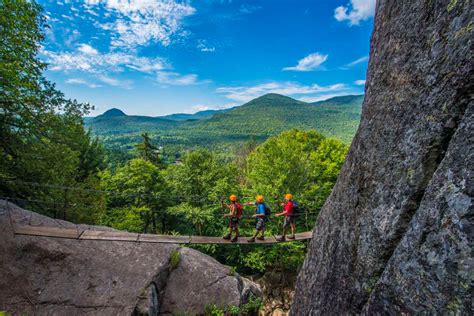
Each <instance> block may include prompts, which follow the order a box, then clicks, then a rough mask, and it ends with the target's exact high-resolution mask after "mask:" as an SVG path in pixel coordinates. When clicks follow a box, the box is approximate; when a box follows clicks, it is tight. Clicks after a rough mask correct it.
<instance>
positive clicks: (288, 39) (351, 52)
mask: <svg viewBox="0 0 474 316" xmlns="http://www.w3.org/2000/svg"><path fill="white" fill-rule="evenodd" d="M39 3H40V4H41V5H43V7H44V9H45V13H46V15H47V18H48V24H49V25H50V28H49V29H48V30H47V32H46V40H45V42H44V47H43V49H42V52H41V54H40V57H41V58H42V59H43V60H45V61H46V62H48V63H49V69H48V71H47V72H46V75H47V77H48V78H49V79H50V80H52V81H54V82H56V83H57V86H58V88H59V89H60V90H62V91H64V92H65V94H66V96H68V97H69V98H74V99H77V100H79V101H81V102H89V103H91V104H92V105H94V106H95V107H96V110H95V111H93V112H92V113H91V114H92V115H96V114H100V113H102V112H104V111H105V110H107V109H109V108H112V107H117V108H120V109H122V110H124V111H125V112H126V113H127V114H135V115H153V116H158V115H164V114H170V113H178V112H186V113H192V112H196V111H199V110H205V109H219V108H226V107H231V106H235V105H240V104H243V103H245V102H247V101H249V100H251V99H253V98H255V97H258V96H260V95H263V94H265V93H270V92H274V93H281V94H285V95H288V96H291V97H293V98H296V99H299V100H303V101H318V100H322V99H327V98H329V97H332V96H336V95H345V94H356V93H357V94H358V93H363V90H364V80H365V74H366V69H367V61H368V53H369V40H370V35H371V32H372V28H373V15H374V10H375V0H253V1H248V0H246V1H245V0H199V1H197V0H194V1H191V0H188V1H181V0H84V1H77V0H76V1H66V0H61V1H57V0H56V1H48V0H39Z"/></svg>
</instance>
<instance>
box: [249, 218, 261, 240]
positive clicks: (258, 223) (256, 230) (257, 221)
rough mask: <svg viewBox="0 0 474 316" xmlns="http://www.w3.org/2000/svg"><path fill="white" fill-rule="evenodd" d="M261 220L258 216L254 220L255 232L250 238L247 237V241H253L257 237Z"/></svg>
mask: <svg viewBox="0 0 474 316" xmlns="http://www.w3.org/2000/svg"><path fill="white" fill-rule="evenodd" d="M261 224H262V223H261V221H260V219H259V218H257V219H256V220H255V233H254V234H253V236H252V237H251V238H250V239H247V241H248V242H255V237H257V235H258V233H259V232H260V229H261Z"/></svg>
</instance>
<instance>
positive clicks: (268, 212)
mask: <svg viewBox="0 0 474 316" xmlns="http://www.w3.org/2000/svg"><path fill="white" fill-rule="evenodd" d="M263 207H265V216H270V215H272V210H271V209H270V206H268V204H267V203H265V202H263Z"/></svg>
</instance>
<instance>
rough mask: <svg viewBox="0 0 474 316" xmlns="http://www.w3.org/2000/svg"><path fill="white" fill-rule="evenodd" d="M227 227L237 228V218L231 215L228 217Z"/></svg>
mask: <svg viewBox="0 0 474 316" xmlns="http://www.w3.org/2000/svg"><path fill="white" fill-rule="evenodd" d="M229 227H230V228H232V229H236V228H239V219H238V218H236V217H231V218H230V219H229Z"/></svg>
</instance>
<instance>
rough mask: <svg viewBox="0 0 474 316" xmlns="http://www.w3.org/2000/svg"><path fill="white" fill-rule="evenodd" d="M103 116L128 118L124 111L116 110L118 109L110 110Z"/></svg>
mask: <svg viewBox="0 0 474 316" xmlns="http://www.w3.org/2000/svg"><path fill="white" fill-rule="evenodd" d="M102 116H109V117H110V116H127V114H125V113H123V111H122V110H119V109H116V108H113V109H110V110H107V111H105V112H104V113H103V114H102Z"/></svg>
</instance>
